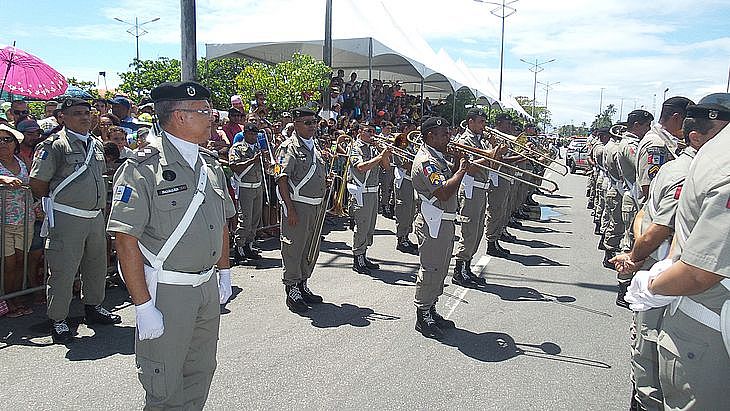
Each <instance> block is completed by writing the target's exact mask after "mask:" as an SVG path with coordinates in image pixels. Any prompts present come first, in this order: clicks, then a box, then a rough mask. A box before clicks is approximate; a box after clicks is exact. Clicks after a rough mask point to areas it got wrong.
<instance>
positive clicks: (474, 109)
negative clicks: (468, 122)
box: [466, 107, 487, 119]
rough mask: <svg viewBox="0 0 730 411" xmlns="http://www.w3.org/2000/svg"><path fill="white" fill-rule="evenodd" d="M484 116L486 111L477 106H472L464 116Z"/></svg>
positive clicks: (485, 116) (468, 117)
mask: <svg viewBox="0 0 730 411" xmlns="http://www.w3.org/2000/svg"><path fill="white" fill-rule="evenodd" d="M475 117H484V118H487V113H485V112H484V110H482V109H481V108H479V107H472V108H470V109H469V111H467V112H466V118H467V119H470V118H475Z"/></svg>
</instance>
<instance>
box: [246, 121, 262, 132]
mask: <svg viewBox="0 0 730 411" xmlns="http://www.w3.org/2000/svg"><path fill="white" fill-rule="evenodd" d="M248 131H252V132H254V133H258V132H259V128H258V127H256V124H253V123H246V125H245V126H243V132H244V133H245V132H248Z"/></svg>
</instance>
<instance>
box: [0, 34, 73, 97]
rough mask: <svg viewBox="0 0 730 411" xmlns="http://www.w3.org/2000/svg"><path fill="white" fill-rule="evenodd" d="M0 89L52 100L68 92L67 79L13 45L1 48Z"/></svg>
mask: <svg viewBox="0 0 730 411" xmlns="http://www.w3.org/2000/svg"><path fill="white" fill-rule="evenodd" d="M0 75H1V76H3V82H2V86H0V89H2V90H5V91H7V92H8V93H11V94H17V95H20V96H26V97H31V98H35V99H39V100H50V99H52V98H54V97H57V96H60V95H61V94H63V93H64V92H65V91H66V88H67V87H68V83H67V82H66V79H65V78H64V77H63V76H62V75H61V73H59V72H57V71H56V70H54V69H53V68H51V66H49V65H48V64H46V63H44V62H43V60H41V59H39V58H38V57H36V56H34V55H32V54H28V53H26V52H25V51H23V50H20V49H17V48H15V47H13V46H7V47H3V48H2V49H0Z"/></svg>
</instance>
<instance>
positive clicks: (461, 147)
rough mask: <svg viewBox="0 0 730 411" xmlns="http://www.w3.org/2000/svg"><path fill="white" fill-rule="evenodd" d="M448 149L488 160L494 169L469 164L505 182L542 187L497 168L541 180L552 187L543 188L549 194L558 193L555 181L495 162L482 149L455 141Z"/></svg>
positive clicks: (482, 165) (477, 164)
mask: <svg viewBox="0 0 730 411" xmlns="http://www.w3.org/2000/svg"><path fill="white" fill-rule="evenodd" d="M448 148H449V149H451V150H452V151H458V152H461V153H462V154H467V155H469V156H472V157H478V158H482V159H486V160H489V161H490V162H491V163H493V164H496V165H497V166H496V167H490V166H487V165H484V164H479V163H471V165H473V166H475V167H479V168H482V169H485V170H487V171H491V172H493V173H495V174H497V175H500V176H502V177H504V178H506V179H507V180H511V181H512V180H514V181H517V182H519V183H522V184H526V185H528V186H531V187H535V188H543V187H542V184H537V183H533V182H531V181H527V180H525V179H522V178H519V177H516V176H513V175H510V174H507V173H505V172H504V171H501V170H499V168H501V167H506V168H508V169H511V170H512V171H514V172H516V173H521V174H524V175H527V176H529V177H533V178H535V179H537V181H540V180H542V181H543V182H547V183H548V184H550V185H552V186H554V188H550V187H546V188H545V189H546V190H547V191H549V192H550V193H551V194H552V193H554V192H556V191H558V183H556V182H555V181H553V180H549V179H547V178H544V177H543V176H540V175H537V174H534V173H531V172H529V171H526V170H523V169H521V168H519V167H515V166H513V165H511V164H507V163H505V162H503V161H499V160H495V159H493V158H491V157H490V156H489V153H488V152H486V151H484V150H482V149H479V148H476V147H472V146H467V145H465V144H461V143H457V142H455V141H451V142H449V144H448Z"/></svg>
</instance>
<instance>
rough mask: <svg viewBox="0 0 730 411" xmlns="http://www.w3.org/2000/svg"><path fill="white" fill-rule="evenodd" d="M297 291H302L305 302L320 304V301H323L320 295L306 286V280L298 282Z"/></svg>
mask: <svg viewBox="0 0 730 411" xmlns="http://www.w3.org/2000/svg"><path fill="white" fill-rule="evenodd" d="M299 292H300V293H302V298H303V299H304V302H305V303H307V304H321V303H322V301H324V299H323V298H322V297H321V296H319V295H317V294H315V293H313V292H312V290H310V289H309V287H307V280H304V281H302V282H300V283H299Z"/></svg>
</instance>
